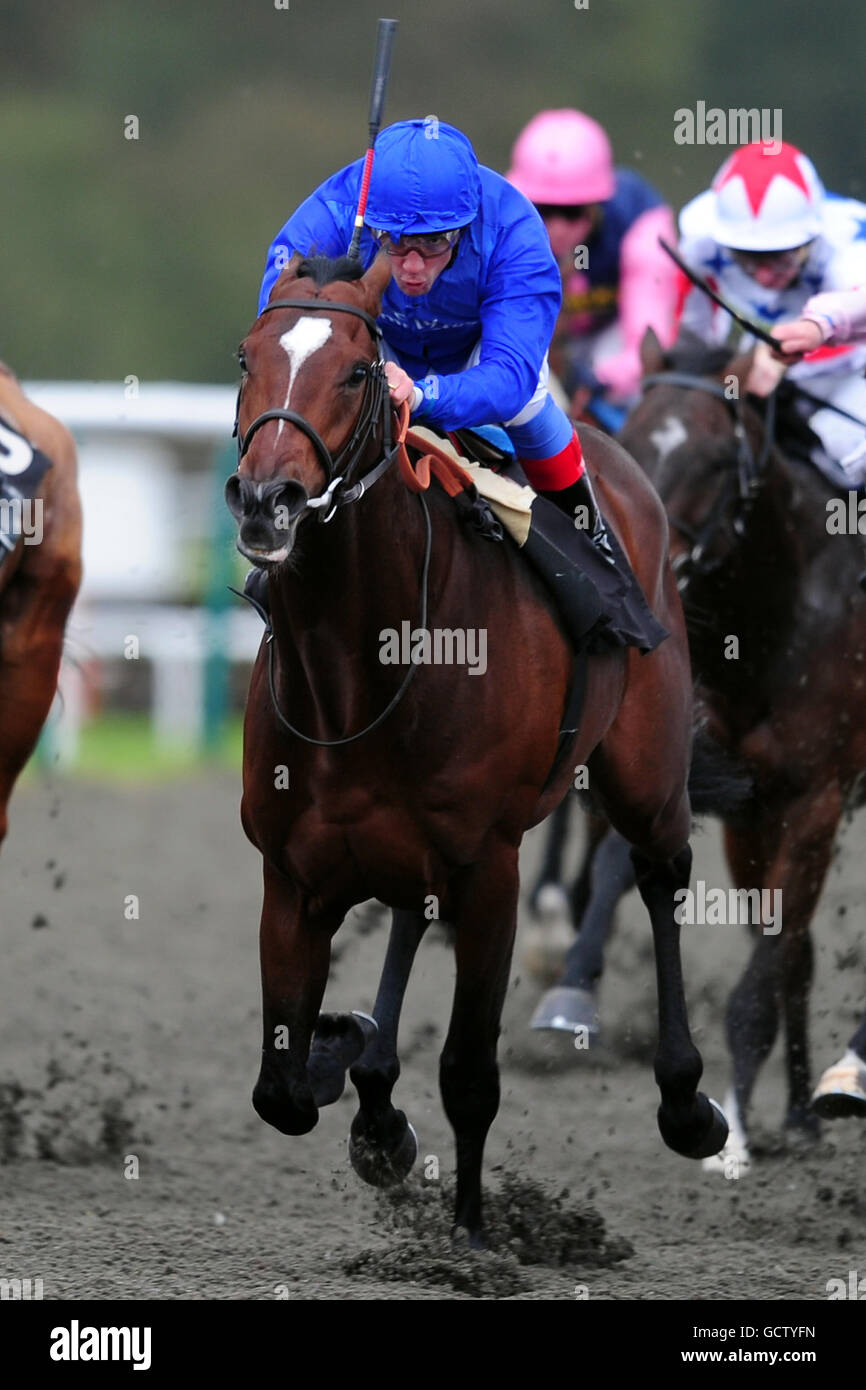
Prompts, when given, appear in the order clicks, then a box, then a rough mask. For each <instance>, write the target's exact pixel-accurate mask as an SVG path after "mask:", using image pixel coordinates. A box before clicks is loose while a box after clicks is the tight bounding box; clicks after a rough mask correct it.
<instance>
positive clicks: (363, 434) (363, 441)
mask: <svg viewBox="0 0 866 1390" xmlns="http://www.w3.org/2000/svg"><path fill="white" fill-rule="evenodd" d="M272 309H305V310H314V311H315V310H324V311H325V312H327V313H331V312H337V313H342V314H354V315H355V317H356V318H359V319H361V320H362V322H363V323H365V324H366V325H367V327H368V329H369V330H370V333H371V334H372V337H373V341H374V342H375V344H376V361H375V362H371V363H370V365H369V369H368V372H367V384H366V386H365V388H364V397H363V400H362V401H361V409H360V411H359V412H358V418H357V420H356V421H355V424H354V426H353V428H352V432H351V434H350V435H349V438H348V439H347V440H346V442H345V444H344V445H343V447H342V448H341V449H340V451H339V453H338V454H337V455H336V457H334V456H333V455H332V453H331V451H330V449H329V448H328V446H327V444H326V443H325V441H324V440H323V439H322V436H321V435H320V434H319V433H318V431H317V430H315V429H314V428H313V426H312V425H311V424H310V422H309V420H306V419H305V418H304V416H303V415H299V414H298V413H297V411H295V410H287V409H284V408H282V407H280V406H274V407H273V408H272V409H270V410H263V411H262V413H261V415H257V416H256V418H255V420H253V422H252V424H251V425H250V426H249V428H248V429H247V430H245V431H244V434H243V436H242V435H241V433H240V412H241V395H242V393H243V382H241V385H240V387H239V388H238V398H237V403H236V405H235V424H234V429H233V430H232V438H236V439H237V441H238V466H240V464H241V461H242V460H243V458H244V455H245V454H246V452H247V450H248V449H249V447H250V444H251V442H252V439H253V436H254V435H255V434H256V432H257V431H258V430H260V429H261V428H262V425H266V424H267V423H268V421H269V420H286V421H288V423H289V424H291V425H295V426H296V428H297V429H299V430H300V431H301V433H302V434H305V435H306V437H307V438H308V439H309V441H310V443H311V444H312V446H313V448H314V449H315V451H316V457H317V458H318V460H319V463H320V464H321V466H322V469H323V470H324V473H325V477H326V479H327V486H326V488H325V491H324V492H323V493H321V495H320V496H319V497H310V498H308V500H307V502H306V503H305V504H304V507H303V509H302V513H301V514H303V511H307V510H310V511H318V512H319V520H320V521H330V520H331V517H332V516H333V515H334V512H335V511H336V509H337V507H345V506H348V505H349V503H350V502H357V501H358V499H359V498H361V497H363V495H364V493H365V492H366V491H367V489H368V488H370V487H372V486H373V484H374V483H375V482H376V481H377V479H378V478H380V477H381V476H382V474H383V473H384V472H385V470H386V469H387V468H388V467H389V466H390V465H391V463H392V462H393V460H394V457H395V455H396V453H397V449H398V448H399V445H392V440H391V402H390V396H389V386H388V381H387V378H386V376H385V355H384V353H383V351H382V330H381V328H380V327H379V325H378V323H377V322H376V320H375V319H374V318H373V316H372V315H371V314H368V313H367V311H366V309H361V308H359V307H358V305H356V304H344V303H342V302H340V301H339V300H336V299H274V300H271V302H270V304H266V305H265V307H264V309H263V310H262V313H263V314H267V313H270V311H271V310H272ZM379 423H381V426H382V441H383V456H382V459H381V460H380V462H379V463H377V464H376V466H375V467H374V468H371V469H370V471H369V473H366V474H365V475H364V477H363V478H361V479H359V481H358V482H357V483H355V485H354V486H353V487H350V488H348V489H345V490H344V491H343V492H341V493H337V488H338V487H339V485H340V483H342V482H343V481H344V480H345V479H346V478H348V476H349V475H350V474H351V472H352V470H353V469H354V467H355V465H356V464H357V462H358V460H359V459H360V458H361V456H362V455H363V454H364V452H365V450H366V449H367V448H368V446H369V443H370V439H371V438H372V436H373V433H374V431H375V429H376V426H377V424H379Z"/></svg>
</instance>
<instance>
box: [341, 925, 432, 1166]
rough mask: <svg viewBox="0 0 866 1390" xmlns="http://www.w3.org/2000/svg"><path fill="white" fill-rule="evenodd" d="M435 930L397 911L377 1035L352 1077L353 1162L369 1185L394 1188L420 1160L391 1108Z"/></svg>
mask: <svg viewBox="0 0 866 1390" xmlns="http://www.w3.org/2000/svg"><path fill="white" fill-rule="evenodd" d="M429 925H430V923H429V920H428V919H427V918H426V917H425V916H424V913H423V912H420V911H418V912H409V911H405V910H401V909H395V911H394V913H393V917H392V922H391V934H390V937H389V938H388V950H387V952H386V955H385V964H384V966H383V968H382V978H381V980H380V982H379V990H378V993H377V995H376V1003H375V1005H374V1006H373V1017H374V1018H375V1020H376V1023H377V1024H378V1032H377V1034H376V1036H375V1037H374V1038H373V1039H372V1041H371V1042H370V1043H369V1044H368V1046H367V1049H366V1051H365V1052H364V1054H363V1056H362V1057H361V1059H360V1061H358V1062H357V1063H356V1065H355V1066H354V1067H353V1068H352V1070H351V1072H350V1076H351V1078H352V1083H353V1085H354V1086H355V1087H356V1088H357V1091H358V1099H359V1100H360V1102H361V1104H360V1109H359V1110H358V1113H357V1115H356V1116H355V1118H354V1120H353V1121H352V1130H351V1134H350V1136H349V1158H350V1160H351V1163H352V1167H353V1168H354V1169H355V1172H356V1173H357V1174H358V1176H359V1177H361V1178H363V1179H364V1182H368V1183H372V1184H373V1186H374V1187H389V1186H391V1185H392V1184H394V1183H398V1182H401V1181H402V1180H403V1178H405V1176H406V1174H407V1173H408V1172H409V1169H410V1168H411V1167H412V1164H413V1163H414V1162H415V1159H416V1157H417V1154H418V1140H417V1138H416V1135H415V1131H414V1129H413V1128H412V1126H411V1125H410V1124H409V1121H408V1120H407V1119H406V1116H405V1115H404V1113H403V1111H402V1110H395V1109H394V1106H393V1105H392V1104H391V1092H392V1091H393V1089H394V1086H395V1085H396V1082H397V1078H398V1077H399V1075H400V1062H399V1059H398V1057H397V1030H398V1028H399V1025H400V1011H401V1009H402V1007H403V997H404V995H405V993H406V985H407V983H408V980H409V972H410V971H411V969H412V963H413V961H414V959H415V953H416V951H417V950H418V946H419V944H420V942H421V938H422V937H423V935H424V933H425V931H426V930H427V928H428V926H429Z"/></svg>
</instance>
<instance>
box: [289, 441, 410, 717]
mask: <svg viewBox="0 0 866 1390" xmlns="http://www.w3.org/2000/svg"><path fill="white" fill-rule="evenodd" d="M425 539H426V531H425V527H424V521H423V513H422V508H421V506H420V504H419V502H418V499H417V497H415V496H414V495H412V494H411V493H409V492H408V491H407V489H406V488H405V487H404V486H403V484H402V483H401V482H400V480H399V478H398V476H397V472H396V469H395V468H394V467H392V468H391V469H389V470H388V472H387V473H386V474H385V475H384V476H383V477H382V478H380V479H379V480H378V482H376V483H375V485H374V486H373V487H372V488H371V490H370V491H369V493H365V494H364V496H363V497H362V498H361V499H360V500H359V501H357V502H353V503H350V504H349V505H348V506H346V507H341V508H338V510H337V512H336V514H335V515H334V517H333V518H332V520H331V521H329V522H326V523H321V524H320V523H319V522H318V521H317V520H316V519H315V518H313V517H309V518H307V519H306V520H305V521H304V522H303V523H302V526H301V531H300V537H299V539H298V541H297V542H296V550H295V552H294V553H293V555H292V556H291V557H290V560H289V562H288V563H287V564H286V565H284V566H283V567H282V568H281V570H280V572H279V574H278V576H277V577H276V580H275V581H274V582H272V584H271V608H272V618H273V627H274V636H275V640H276V642H277V644H278V651H279V653H280V664H281V667H282V668H283V669H284V670H285V671H286V672H287V677H288V680H289V683H290V684H292V685H293V686H294V687H295V688H297V686H298V683H299V682H301V683H302V684H304V685H306V687H307V689H308V690H309V691H310V692H312V693H313V694H315V695H318V694H320V693H325V692H327V691H330V692H331V694H332V696H333V692H334V690H335V689H336V688H338V687H339V686H340V685H341V684H342V683H343V680H344V677H345V676H346V673H347V669H348V668H349V663H350V666H351V672H352V675H353V676H354V677H357V676H359V675H360V674H361V672H362V671H366V672H367V673H368V675H369V677H370V680H371V682H372V683H373V684H374V685H375V684H378V683H379V682H380V680H381V676H382V665H381V662H380V661H379V659H378V657H379V651H380V648H381V645H382V640H384V639H381V638H380V633H381V631H382V630H383V629H385V628H397V629H398V630H399V628H400V623H401V621H403V620H405V619H409V620H410V622H411V624H412V626H413V627H414V626H415V625H416V624H417V622H418V617H419V612H420V586H419V577H420V573H421V567H422V563H423V558H424V546H425ZM329 704H331V705H332V704H333V701H332V700H329Z"/></svg>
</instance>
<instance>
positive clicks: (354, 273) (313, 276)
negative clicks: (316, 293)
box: [296, 256, 364, 289]
mask: <svg viewBox="0 0 866 1390" xmlns="http://www.w3.org/2000/svg"><path fill="white" fill-rule="evenodd" d="M296 274H297V278H298V279H299V280H308V279H309V280H312V281H313V283H314V284H315V285H316V286H317V287H318V288H319V289H321V288H322V286H323V285H330V283H331V281H332V280H347V281H352V280H360V279H361V276H362V275H363V274H364V267H363V266H362V264H361V262H360V260H356V259H355V258H354V257H350V256H305V257H304V259H303V260H302V261H301V262H300V264H299V265H298V268H297V271H296Z"/></svg>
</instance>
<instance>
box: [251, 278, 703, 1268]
mask: <svg viewBox="0 0 866 1390" xmlns="http://www.w3.org/2000/svg"><path fill="white" fill-rule="evenodd" d="M390 273H391V272H390V266H389V263H388V258H387V256H380V257H378V258H377V259H376V260H375V261H374V262H373V263H372V265H371V266H370V268H369V269H368V270H367V271H366V273H362V270H361V267H360V266H359V264H358V262H357V261H354V260H349V259H347V258H343V259H340V260H336V261H334V260H329V259H327V258H324V257H312V258H309V259H302V258H301V257H300V256H299V255H298V254H296V255H295V256H294V257H293V258H292V261H291V262H290V263H289V264H288V266H287V267H286V268H285V270H284V271H283V273H282V274H281V276H280V278H279V280H278V281H277V283H276V285H275V286H274V289H273V291H272V295H271V298H270V301H269V303H268V304H267V306H266V307H265V309H264V311H263V312H262V314H261V315H260V316H259V317H258V318H257V319H256V321H255V323H254V324H253V326H252V328H251V330H250V332H249V333H248V334H247V336H246V338H245V339H244V341H243V343H242V344H241V348H240V354H239V355H240V360H241V365H242V370H243V377H242V381H241V386H240V391H239V397H238V418H237V434H238V447H239V462H238V469H237V472H236V473H234V474H232V476H231V477H230V478H229V479H228V481H227V484H226V499H227V504H228V506H229V508H230V510H231V512H232V514H233V516H234V517H235V518H236V520H237V522H238V527H239V531H238V548H239V550H240V552H241V553H242V554H243V555H244V556H246V557H247V558H248V559H249V560H251V561H253V563H254V564H256V565H257V566H261V567H263V568H265V569H266V571H267V589H268V599H269V608H270V629H271V630H270V631H269V633H268V637H267V639H266V640H265V641H263V643H262V646H261V648H260V650H259V654H258V657H257V660H256V663H255V666H254V670H253V674H252V678H251V683H250V690H249V696H248V701H247V708H246V717H245V725H244V755H243V797H242V804H241V820H242V824H243V828H244V831H245V833H246V835H247V836H248V838H249V839H250V840H251V841H252V843H253V844H254V845H255V846H256V847H257V848H258V849H259V851H260V853H261V855H262V859H263V865H264V900H263V906H262V915H261V929H260V953H261V967H262V997H263V1047H262V1061H261V1069H260V1073H259V1077H258V1081H257V1083H256V1086H255V1089H254V1092H253V1105H254V1107H255V1109H256V1111H257V1112H258V1114H259V1115H260V1117H261V1118H262V1119H263V1120H265V1121H266V1122H267V1123H268V1124H271V1125H273V1126H274V1127H275V1128H276V1129H278V1130H279V1131H280V1132H281V1133H284V1134H291V1135H300V1134H305V1133H307V1132H308V1131H309V1130H311V1129H312V1128H313V1126H314V1125H315V1124H316V1122H317V1119H318V1115H319V1107H320V1105H323V1104H327V1103H330V1102H331V1101H333V1100H335V1099H337V1098H338V1097H339V1095H340V1094H341V1092H342V1089H343V1085H344V1081H345V1072H346V1069H347V1067H350V1066H351V1079H352V1081H353V1083H354V1085H355V1087H356V1088H357V1091H358V1096H359V1102H360V1108H359V1111H358V1114H357V1115H356V1116H355V1119H354V1121H353V1123H352V1134H351V1140H350V1157H351V1160H352V1162H353V1164H354V1166H355V1168H356V1170H357V1171H358V1172H359V1173H360V1175H361V1176H362V1177H363V1178H364V1179H365V1180H366V1181H368V1182H373V1183H377V1184H385V1183H388V1182H391V1181H395V1180H399V1178H401V1177H402V1176H403V1175H405V1173H406V1172H407V1171H408V1170H409V1168H410V1167H411V1164H412V1162H413V1161H414V1158H415V1156H416V1152H417V1142H416V1140H415V1136H414V1131H412V1129H411V1126H410V1125H409V1123H408V1120H407V1119H406V1116H405V1114H404V1113H403V1112H402V1111H398V1110H395V1109H394V1106H393V1104H392V1101H391V1092H392V1089H393V1087H394V1084H395V1082H396V1080H397V1077H398V1075H399V1070H400V1067H399V1061H398V1058H397V1027H398V1022H399V1014H400V1007H401V1003H402V997H403V991H404V989H405V985H406V981H407V979H408V976H409V971H410V969H411V965H412V960H413V957H414V954H415V950H416V948H417V946H418V944H419V942H420V940H421V938H422V936H423V933H424V930H425V928H426V927H427V926H428V924H429V921H430V920H431V919H433V918H435V917H438V918H440V919H441V920H443V921H446V922H447V923H449V924H451V926H452V927H453V928H454V941H455V955H456V984H455V991H454V999H453V1009H452V1014H451V1021H450V1025H449V1029H448V1034H447V1037H446V1040H445V1044H444V1048H443V1052H442V1055H441V1059H440V1086H441V1092H442V1098H443V1102H444V1107H445V1111H446V1113H447V1116H448V1119H449V1121H450V1123H451V1125H452V1127H453V1129H454V1132H455V1137H456V1153H457V1185H456V1186H457V1191H456V1202H455V1213H454V1220H455V1226H454V1232H455V1234H457V1233H460V1235H459V1238H460V1239H461V1240H468V1242H469V1244H470V1245H471V1246H473V1247H474V1246H478V1245H482V1244H483V1230H482V1211H481V1169H482V1155H483V1148H484V1143H485V1139H486V1135H487V1131H488V1129H489V1127H490V1125H491V1123H492V1121H493V1119H494V1117H495V1115H496V1112H497V1109H498V1104H499V1073H498V1067H497V1061H496V1047H497V1038H498V1034H499V1026H500V1016H501V1012H502V1005H503V999H504V996H505V992H506V987H507V983H508V974H509V964H510V960H511V952H512V946H513V941H514V934H515V928H516V915H517V901H518V888H519V882H518V851H519V848H520V842H521V839H522V836H523V834H524V832H525V830H526V829H527V827H529V826H530V825H532V824H534V823H536V822H538V821H539V820H541V819H542V818H543V817H544V816H546V815H547V814H548V812H549V811H550V810H551V809H552V807H553V806H554V805H555V804H556V802H557V801H558V800H559V799H560V798H561V797H562V796H563V795H564V793H565V790H566V788H567V787H569V786H570V784H571V781H572V778H573V769H574V767H575V765H578V764H583V763H586V764H588V766H589V769H590V777H591V779H592V785H593V787H594V789H595V791H596V793H597V794H598V796H599V798H600V799H601V801H602V803H603V805H604V807H605V809H606V811H607V814H608V815H609V817H610V819H611V821H612V823H613V824H615V825H616V826H617V827H618V828H619V829H620V831H621V832H622V834H623V835H624V836H625V837H626V839H627V840H628V842H629V844H630V845H631V846H632V853H633V856H634V862H635V866H636V873H637V878H638V884H639V887H640V891H641V894H642V896H643V900H644V902H645V903H646V906H647V910H648V912H649V915H650V920H651V924H652V931H653V938H654V944H655V950H656V961H657V977H658V997H659V1047H658V1053H657V1057H656V1063H655V1070H656V1078H657V1081H658V1085H659V1089H660V1093H661V1104H660V1107H659V1112H658V1123H659V1128H660V1131H661V1134H662V1137H663V1139H664V1141H665V1143H666V1144H667V1145H668V1146H669V1147H671V1148H673V1149H674V1150H676V1151H677V1152H678V1153H681V1154H683V1155H686V1156H689V1157H694V1158H699V1157H703V1156H706V1155H707V1154H710V1153H716V1152H717V1151H718V1150H719V1149H720V1148H721V1147H722V1145H723V1143H724V1140H725V1137H726V1133H727V1130H726V1126H725V1124H724V1121H723V1118H722V1116H721V1112H720V1111H719V1109H718V1107H717V1106H716V1105H715V1103H714V1102H711V1101H709V1100H708V1099H707V1098H706V1097H705V1096H703V1095H702V1094H701V1093H700V1092H699V1091H698V1090H697V1084H698V1081H699V1078H700V1074H701V1069H702V1064H701V1060H700V1055H699V1053H698V1051H697V1049H696V1048H695V1046H694V1044H693V1043H692V1041H691V1038H690V1035H689V1030H688V1019H687V1013H686V1005H685V997H684V990H683V983H682V975H681V964H680V951H679V931H678V927H677V925H676V923H675V921H674V900H673V894H674V892H675V890H676V889H677V888H679V887H682V886H683V885H686V884H687V883H688V879H689V871H690V864H691V851H690V849H689V845H688V841H689V834H690V809H689V799H688V793H687V777H688V772H689V762H690V751H691V728H692V681H691V673H690V668H689V657H688V647H687V641H686V633H685V628H684V623H683V619H682V613H681V609H680V604H679V599H678V596H677V591H676V584H675V581H674V578H673V575H672V574H671V571H670V567H669V564H668V558H667V523H666V520H665V516H664V512H663V511H662V508H661V505H660V504H659V502H658V499H657V497H656V495H655V493H654V492H653V490H652V488H651V487H650V485H649V483H648V482H647V480H646V478H645V477H644V476H643V475H642V473H641V472H640V470H639V469H638V468H637V467H636V466H635V465H634V463H633V462H632V461H631V460H630V459H629V458H628V456H627V455H626V454H625V452H624V451H623V450H622V449H621V448H619V446H617V445H616V444H614V443H613V442H612V441H610V440H609V439H607V438H605V437H604V436H602V435H601V434H599V433H598V432H596V431H593V430H591V429H590V430H587V431H586V433H585V434H584V435H583V444H584V449H585V453H586V457H587V460H588V464H589V467H590V469H591V472H592V475H593V482H594V483H595V485H596V486H597V487H598V489H599V491H600V493H601V496H602V498H603V500H604V504H605V510H606V513H607V515H608V517H609V519H610V522H611V523H612V524H613V526H614V527H615V528H616V531H617V534H618V536H619V537H620V538H621V542H622V544H623V545H624V546H625V548H626V550H627V552H628V554H629V556H630V558H631V562H632V564H633V565H634V568H635V571H636V573H637V575H638V578H639V580H640V582H641V585H642V587H643V591H644V593H645V595H646V597H647V600H648V602H649V604H650V606H651V608H652V610H653V612H654V613H655V615H656V616H657V617H658V619H659V620H660V621H661V622H662V623H664V625H665V627H666V628H667V629H668V630H669V633H670V636H669V638H668V639H667V640H665V641H663V642H662V643H661V645H660V646H659V647H657V648H656V650H654V651H653V652H652V653H651V654H649V655H647V656H640V655H639V654H638V652H637V651H636V650H633V649H630V650H627V651H626V650H625V649H623V648H619V649H616V650H610V651H608V652H607V653H605V654H599V655H594V656H592V657H590V658H589V662H588V671H587V676H586V686H585V699H584V705H583V712H582V717H581V720H580V729H579V732H578V733H577V734H576V735H575V736H574V737H573V738H572V739H571V740H570V746H569V747H568V756H567V757H566V758H565V759H564V760H563V761H562V762H559V763H558V764H557V770H556V772H555V775H554V776H553V778H552V779H551V778H550V774H551V769H552V768H553V765H554V761H555V756H556V752H557V745H558V739H559V733H560V723H561V720H562V716H563V711H564V709H565V707H566V700H567V695H568V691H569V687H570V682H571V674H572V666H573V658H572V652H571V648H570V646H569V644H568V642H567V640H566V638H565V636H564V634H563V630H562V628H561V627H560V624H559V621H558V619H557V618H556V617H554V614H553V611H552V610H551V608H550V607H549V606H548V602H547V600H546V598H545V597H544V593H543V590H542V588H541V583H540V581H539V580H538V579H537V578H536V577H535V576H534V575H533V574H532V573H531V572H530V570H529V568H528V566H527V565H526V564H525V563H524V562H522V561H521V559H520V557H519V553H518V551H517V548H516V547H515V546H513V545H512V544H511V543H510V542H508V543H504V542H501V543H498V544H493V543H491V542H489V541H487V540H485V539H483V538H481V537H479V536H478V535H477V534H475V533H474V532H470V531H468V530H464V529H463V528H462V526H460V525H458V523H457V522H456V520H455V514H454V507H453V504H452V502H451V501H450V500H449V498H448V497H447V496H446V495H445V492H444V491H440V490H438V489H431V490H430V491H429V492H423V493H420V494H419V493H416V492H411V491H409V490H408V489H407V487H406V486H405V485H404V483H403V482H402V481H401V480H400V477H399V476H398V474H397V471H396V469H395V468H394V467H393V466H392V463H393V458H394V452H395V451H394V449H393V448H391V447H390V438H391V429H392V424H393V421H392V414H391V410H390V406H389V402H388V388H387V382H386V380H385V376H384V360H383V357H382V352H381V347H380V341H381V335H380V330H379V327H378V324H377V322H376V317H377V314H378V313H379V309H380V305H381V297H382V294H383V292H384V289H385V287H386V285H387V283H388V280H389V278H390ZM316 517H318V522H317V521H315V520H314V518H316ZM320 523H321V524H320ZM406 620H410V621H411V622H412V623H414V624H417V627H416V628H415V629H413V630H416V631H417V630H422V631H430V630H433V631H436V630H439V631H442V630H447V631H451V632H453V631H462V632H464V633H466V632H469V631H471V630H475V629H479V628H483V630H484V632H485V634H486V650H487V665H486V671H485V673H484V674H483V676H482V675H481V674H480V673H479V674H478V676H477V677H476V678H475V679H473V678H472V677H471V676H470V673H469V671H468V669H467V670H459V669H458V668H456V667H455V666H454V665H446V664H439V665H437V664H421V663H420V662H414V663H412V664H410V665H409V666H408V669H407V670H406V672H405V674H404V675H402V676H401V675H400V674H399V673H398V672H395V670H394V668H393V666H391V665H389V664H387V663H385V662H383V660H382V659H381V649H382V642H383V636H384V633H385V631H386V630H394V631H397V632H399V631H400V630H401V624H402V623H403V622H404V621H406ZM428 620H429V623H430V624H435V625H436V626H435V629H430V628H428ZM370 898H376V899H378V900H379V901H380V902H382V903H384V904H385V905H387V906H389V907H391V908H392V910H393V918H392V929H391V937H390V941H389V945H388V950H387V953H386V958H385V966H384V972H383V976H382V982H381V985H380V989H379V994H378V997H377V1000H376V1002H375V1005H374V1008H373V1016H372V1018H371V1017H370V1016H368V1015H363V1014H354V1015H351V1014H345V1015H322V1016H321V1017H319V1008H320V1004H321V1001H322V996H323V993H324V990H325V985H326V982H327V978H328V969H329V960H330V950H331V939H332V937H333V935H334V933H335V932H336V931H337V929H338V928H339V926H340V924H341V923H342V921H343V919H344V917H345V915H346V913H347V912H348V911H349V909H350V908H351V907H352V906H354V905H355V904H358V903H361V902H364V901H366V900H368V899H370ZM352 1064H354V1065H352Z"/></svg>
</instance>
